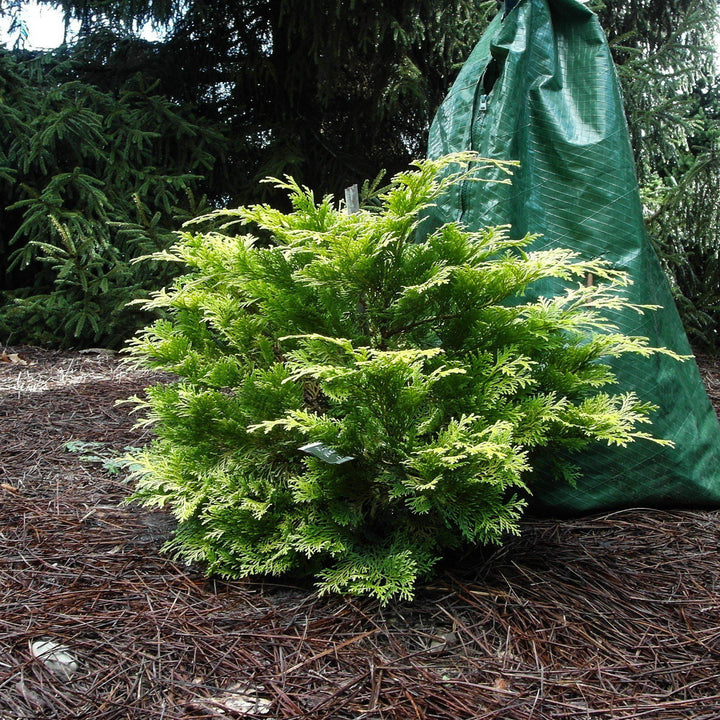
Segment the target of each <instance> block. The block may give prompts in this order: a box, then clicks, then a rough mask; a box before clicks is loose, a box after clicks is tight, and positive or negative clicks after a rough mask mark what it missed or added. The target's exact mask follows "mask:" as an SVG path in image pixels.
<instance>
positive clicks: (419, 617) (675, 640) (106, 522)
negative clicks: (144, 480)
mask: <svg viewBox="0 0 720 720" xmlns="http://www.w3.org/2000/svg"><path fill="white" fill-rule="evenodd" d="M23 363H27V364H23ZM701 366H702V372H703V377H704V379H705V381H706V384H707V386H708V389H709V392H710V395H711V396H712V397H713V399H714V402H715V403H716V406H717V405H720V362H718V361H717V360H710V359H707V358H701ZM150 379H151V378H150V375H149V374H144V373H141V372H137V371H129V370H127V369H124V368H122V367H121V366H120V365H119V364H118V363H117V361H116V360H114V359H112V358H108V357H104V356H102V355H81V354H78V353H52V352H47V351H40V350H36V349H29V348H20V349H8V348H6V349H5V353H4V356H3V355H0V403H1V404H0V422H2V438H1V440H0V442H1V444H0V457H1V462H0V501H1V504H0V543H1V545H0V548H1V549H0V720H19V719H20V718H63V719H64V718H88V719H100V720H105V719H108V720H109V719H110V718H138V719H140V718H143V719H145V718H158V719H159V718H163V719H167V720H171V719H173V718H201V717H204V718H218V717H239V716H240V717H257V718H313V719H315V718H317V719H318V720H319V719H321V718H327V719H328V720H330V719H333V720H334V719H343V718H353V719H357V720H359V719H360V718H367V719H378V720H379V719H383V718H388V719H389V718H398V719H400V718H402V719H403V720H404V719H406V718H447V719H451V718H452V719H455V718H497V719H498V720H529V719H530V718H533V719H536V720H543V719H545V718H553V719H554V718H567V719H568V720H569V719H570V718H572V719H573V720H576V719H578V718H593V719H598V720H604V719H606V718H607V719H612V720H630V719H631V718H632V719H633V720H635V719H638V720H640V719H643V720H644V719H647V720H675V719H679V718H692V719H693V720H716V719H717V718H718V717H720V554H719V552H718V551H719V549H720V548H719V541H720V533H719V529H718V528H719V526H718V521H719V520H720V513H718V512H707V511H706V512H699V511H698V512H691V511H675V512H664V511H662V512H661V511H657V510H642V509H638V510H627V511H622V512H615V513H611V514H606V515H603V516H595V517H589V518H583V519H576V520H571V521H558V522H554V521H550V520H542V521H528V522H526V523H525V525H524V533H523V536H522V537H521V538H519V539H513V540H510V541H509V542H508V543H507V544H506V545H505V546H504V547H503V548H501V549H496V550H495V551H485V552H484V553H476V554H474V555H468V556H465V557H463V558H457V559H455V561H454V563H448V564H446V565H445V566H444V568H443V571H442V573H441V575H440V577H439V579H438V580H436V581H435V582H434V583H433V584H432V585H431V586H428V587H425V588H422V589H421V591H420V592H419V593H418V595H417V597H416V599H415V601H414V602H412V603H398V604H396V605H393V606H390V607H387V608H384V609H382V608H379V607H378V606H377V604H375V603H373V602H370V601H365V600H358V599H352V598H342V597H330V598H318V597H317V596H316V595H315V594H314V593H313V590H312V587H310V586H305V587H303V586H293V585H286V584H282V583H275V584H270V583H262V582H259V581H252V582H251V581H246V582H235V583H220V582H213V581H209V580H207V579H205V578H203V576H202V575H201V574H200V573H199V572H198V571H197V570H195V569H189V568H187V567H184V566H179V565H178V564H176V563H174V562H172V561H171V560H169V559H168V558H166V557H164V556H162V555H161V554H160V553H159V552H158V549H159V547H160V545H161V544H162V542H163V541H164V539H166V538H167V536H168V533H169V529H170V527H171V523H169V521H168V519H167V517H166V516H165V515H164V514H163V513H149V512H145V511H141V510H138V509H137V508H130V507H124V506H121V501H122V500H123V498H124V497H125V496H126V495H127V493H128V487H127V486H126V485H125V484H124V483H123V481H122V476H121V475H118V474H113V473H112V472H111V470H112V462H111V460H112V458H113V457H114V453H116V452H117V451H121V450H122V449H123V448H124V447H126V446H128V445H135V446H137V445H141V444H142V443H144V442H146V441H147V437H146V436H143V435H141V434H140V433H138V432H137V431H134V430H132V420H131V419H129V418H128V414H127V409H126V406H115V405H114V401H115V400H116V399H117V398H123V397H127V396H129V395H131V394H134V393H137V392H139V391H141V389H142V387H144V386H145V385H146V384H147V383H148V381H149V380H150ZM69 441H82V442H83V443H90V442H92V443H97V444H96V445H92V446H89V445H78V444H77V443H76V444H75V445H72V444H71V445H70V446H69V447H70V448H72V449H73V450H74V451H72V452H71V451H70V450H68V449H66V447H67V446H66V443H68V442H69ZM36 640H48V641H52V642H55V643H60V644H62V645H64V646H65V647H66V648H67V650H68V652H70V653H71V654H72V656H73V658H74V659H75V660H76V662H77V669H76V671H75V672H73V673H71V672H66V673H62V672H57V671H56V672H51V671H50V670H49V669H48V668H47V667H46V665H45V664H44V663H43V662H41V660H39V659H37V658H35V657H33V655H32V653H31V652H30V643H32V642H34V641H36Z"/></svg>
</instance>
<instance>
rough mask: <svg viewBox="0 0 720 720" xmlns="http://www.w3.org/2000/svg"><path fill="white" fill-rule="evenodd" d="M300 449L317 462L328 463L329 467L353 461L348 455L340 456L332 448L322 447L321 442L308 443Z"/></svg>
mask: <svg viewBox="0 0 720 720" xmlns="http://www.w3.org/2000/svg"><path fill="white" fill-rule="evenodd" d="M300 449H301V450H302V451H303V452H306V453H308V455H313V456H315V457H316V458H318V460H322V461H323V462H326V463H329V464H330V465H342V464H343V463H346V462H349V461H350V460H354V459H355V458H354V457H352V456H350V455H345V456H343V455H340V454H339V453H337V452H335V450H333V449H332V448H329V447H328V446H327V445H323V444H322V443H321V442H314V443H310V444H309V445H303V446H302V447H301V448H300Z"/></svg>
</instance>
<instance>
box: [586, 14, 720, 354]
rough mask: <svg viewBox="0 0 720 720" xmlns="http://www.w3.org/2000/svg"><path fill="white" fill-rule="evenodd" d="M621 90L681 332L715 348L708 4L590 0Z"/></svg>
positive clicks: (717, 148)
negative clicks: (678, 313) (681, 321)
mask: <svg viewBox="0 0 720 720" xmlns="http://www.w3.org/2000/svg"><path fill="white" fill-rule="evenodd" d="M591 7H593V9H595V10H597V12H598V14H599V17H600V22H601V24H602V25H603V27H604V28H605V31H606V33H607V35H608V39H609V41H610V43H611V47H612V48H613V55H614V59H615V62H616V64H617V68H618V72H619V74H620V79H621V81H622V85H623V92H624V98H625V110H626V113H627V116H628V122H629V128H630V135H631V139H632V144H633V149H634V151H635V158H636V166H637V170H638V180H639V182H640V186H641V191H642V197H643V204H644V206H645V209H646V225H647V229H648V234H649V236H650V239H651V240H652V241H653V243H654V245H655V247H656V249H657V250H658V253H659V255H660V257H661V259H662V260H663V264H664V266H665V270H666V272H667V274H668V276H669V278H670V281H671V283H672V285H673V290H674V293H675V298H676V301H677V303H678V307H679V310H680V313H681V316H682V319H683V323H684V324H685V328H686V330H687V331H688V334H689V336H690V338H691V340H692V341H693V343H695V344H700V345H705V346H709V347H711V348H712V347H715V348H718V347H720V243H718V235H719V234H720V214H719V213H718V210H717V208H718V203H717V198H718V195H719V194H720V85H718V65H717V62H718V61H717V57H718V48H717V32H718V26H719V23H720V4H718V2H717V0H673V1H672V2H666V1H665V0H624V1H623V2H621V3H615V2H607V1H603V0H593V2H592V3H591Z"/></svg>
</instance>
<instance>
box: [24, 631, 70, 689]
mask: <svg viewBox="0 0 720 720" xmlns="http://www.w3.org/2000/svg"><path fill="white" fill-rule="evenodd" d="M28 644H29V645H30V654H31V655H32V656H33V657H35V658H37V659H38V660H40V662H42V663H43V665H45V667H46V668H47V669H48V670H50V672H52V673H54V674H55V675H58V676H60V677H64V678H65V679H66V680H69V679H70V678H71V677H72V676H73V675H74V674H75V673H76V672H77V671H78V667H79V664H78V661H77V659H76V658H75V656H74V655H73V654H72V653H71V652H70V648H69V647H67V645H61V644H60V643H57V642H55V641H54V640H50V639H48V638H40V639H39V640H30V642H29V643H28Z"/></svg>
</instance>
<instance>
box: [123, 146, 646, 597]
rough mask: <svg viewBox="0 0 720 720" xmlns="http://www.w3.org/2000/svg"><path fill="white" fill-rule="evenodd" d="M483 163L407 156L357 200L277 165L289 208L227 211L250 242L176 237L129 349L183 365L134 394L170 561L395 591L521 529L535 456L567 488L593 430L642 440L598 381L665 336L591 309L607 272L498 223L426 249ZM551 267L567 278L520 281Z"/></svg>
mask: <svg viewBox="0 0 720 720" xmlns="http://www.w3.org/2000/svg"><path fill="white" fill-rule="evenodd" d="M482 162H483V161H482V160H480V159H479V158H477V157H475V156H473V155H470V154H463V155H456V156H451V157H448V158H443V159H440V160H436V161H423V162H418V163H417V164H416V166H415V168H414V169H413V170H412V171H410V172H406V173H401V174H399V175H397V176H395V177H394V178H393V180H392V182H391V185H390V186H389V189H387V191H385V192H384V194H382V195H381V198H380V199H381V203H380V206H379V207H377V208H375V209H372V210H370V209H368V210H361V211H360V212H359V213H356V214H353V215H348V214H347V213H346V212H345V211H344V210H343V208H341V207H337V206H336V205H335V204H334V203H333V201H332V199H331V198H323V199H322V200H321V201H319V202H316V200H315V199H314V198H313V195H312V193H311V192H310V191H309V190H307V189H305V188H301V187H298V186H297V185H296V184H295V183H294V182H293V181H292V180H290V179H287V180H285V181H283V182H279V183H278V184H279V185H281V186H282V187H284V188H285V189H286V190H287V191H288V193H289V196H290V200H291V202H292V206H293V210H292V212H290V213H282V212H279V211H277V210H274V209H272V208H270V207H267V206H252V207H246V208H240V209H238V210H234V211H230V212H225V213H224V216H225V217H226V219H227V222H228V223H229V224H232V223H233V222H236V223H241V224H243V225H246V226H248V227H249V228H252V229H253V232H254V233H255V235H240V236H239V237H229V236H228V235H225V234H222V233H217V232H215V233H202V232H198V233H194V232H192V231H188V232H186V233H184V234H183V236H182V239H181V240H180V242H179V243H178V244H177V245H176V246H175V248H174V249H173V251H172V255H173V257H174V258H175V259H176V260H180V261H182V262H184V263H186V265H187V268H188V271H187V274H185V275H184V276H182V277H181V278H179V279H178V280H177V281H176V282H175V285H174V286H173V288H172V289H170V290H168V291H167V292H162V293H158V294H157V296H156V297H155V299H154V300H153V301H152V303H151V305H153V306H157V307H161V308H164V309H165V311H166V312H167V314H168V317H169V319H167V320H164V321H159V322H157V323H155V325H153V326H151V327H149V328H147V329H146V330H145V331H144V332H143V333H141V334H140V335H139V336H138V337H137V338H136V339H135V340H134V341H133V343H132V347H131V352H132V355H133V357H134V359H135V361H136V362H137V363H138V364H141V365H145V366H150V367H154V368H161V369H164V370H168V371H171V372H173V373H176V374H177V375H179V376H180V379H179V380H178V381H177V382H175V383H172V384H170V385H158V386H156V387H154V388H151V389H150V390H149V399H148V400H147V401H146V402H143V403H140V404H141V406H142V407H141V410H142V412H143V413H144V417H145V420H144V422H147V423H149V424H152V425H153V426H154V429H155V432H156V435H157V439H156V440H155V441H154V443H153V444H152V445H151V446H149V447H148V448H147V449H146V450H145V451H144V452H142V453H140V454H138V455H137V456H136V457H134V458H133V461H134V462H135V463H139V464H140V469H139V470H138V471H137V473H136V478H137V483H138V484H137V489H136V492H135V494H134V498H135V499H136V500H139V501H140V502H142V503H144V504H146V505H149V506H167V507H168V508H169V509H170V510H171V511H172V512H173V514H174V515H175V516H176V517H177V519H178V521H179V526H178V530H177V535H176V537H175V539H174V540H173V541H172V542H171V543H170V549H171V550H172V551H173V552H174V553H175V554H176V555H178V556H179V557H182V558H185V559H187V560H201V561H203V562H204V563H206V567H207V570H208V572H209V573H218V574H220V575H223V576H226V577H242V576H245V575H248V574H253V573H268V574H273V575H277V574H281V573H289V572H294V573H311V574H314V575H315V577H316V578H317V580H318V582H319V586H320V588H321V589H322V590H323V591H338V592H351V593H360V594H370V595H374V596H375V597H377V598H379V599H380V600H381V601H383V602H386V601H388V600H389V599H390V598H393V597H402V598H409V597H411V596H412V594H413V590H414V587H415V584H416V582H417V580H418V578H420V577H423V576H426V575H428V574H429V573H430V572H431V571H432V568H433V566H434V565H435V563H436V562H437V560H438V559H439V558H440V557H442V556H443V554H445V553H446V552H447V551H448V550H449V549H453V548H458V547H460V546H463V545H472V544H478V543H492V542H500V541H501V540H502V538H503V536H504V535H505V534H506V533H516V532H517V531H518V521H519V519H520V517H521V514H522V511H523V508H524V507H525V499H524V498H525V497H526V496H527V494H528V493H529V492H530V490H531V489H532V485H533V480H534V478H535V475H536V473H537V472H538V467H539V466H540V464H542V466H543V472H545V473H548V472H551V473H555V475H556V476H557V477H558V481H562V482H565V481H567V480H568V479H570V480H572V476H573V468H572V453H573V452H576V451H578V450H580V449H582V448H583V447H585V446H587V445H588V444H590V443H595V442H604V443H609V444H619V445H625V444H627V443H630V442H633V441H635V440H637V439H640V438H642V439H647V438H648V435H647V434H646V433H645V432H643V431H642V430H641V429H640V427H641V426H642V424H643V423H647V422H648V414H649V413H650V411H651V409H652V408H651V407H650V406H648V405H646V404H644V403H643V402H642V401H641V400H640V399H638V398H637V397H635V396H634V395H633V394H623V395H613V394H612V393H608V392H606V390H605V388H606V387H607V386H609V385H611V384H612V382H613V374H612V371H611V370H610V368H609V367H608V366H607V365H605V364H603V363H602V360H603V358H606V357H609V356H617V355H621V354H625V353H641V354H646V353H650V352H655V351H654V350H652V349H649V348H648V347H647V344H646V342H645V341H644V340H643V339H641V338H630V337H625V336H623V335H620V334H618V333H616V332H615V331H614V329H613V328H612V327H611V326H609V324H608V322H607V321H606V320H605V319H604V318H603V314H602V313H603V310H604V309H606V308H612V307H620V306H623V305H624V304H625V303H624V301H623V298H622V294H621V292H620V288H621V287H622V285H623V284H624V283H625V282H626V279H625V278H624V276H623V275H622V274H621V273H618V272H616V271H614V270H612V269H611V268H609V267H608V266H607V265H606V264H605V263H603V262H601V261H597V262H582V261H580V260H579V259H578V258H577V257H576V256H574V255H573V253H571V252H569V251H567V250H563V249H555V250H550V251H546V252H525V251H524V249H523V248H524V247H525V246H526V245H527V244H528V243H529V242H530V241H531V240H532V238H524V239H511V238H510V237H509V236H508V233H507V230H506V229H504V228H487V229H485V230H482V231H481V232H468V231H467V230H466V229H465V228H463V227H462V226H461V225H459V224H450V225H446V226H444V227H441V228H438V229H437V230H435V231H433V232H432V233H430V234H429V235H428V236H426V237H422V241H421V242H418V241H417V240H418V228H419V227H421V225H422V216H423V209H424V208H426V207H427V206H428V204H430V203H432V202H434V201H435V200H436V199H437V198H438V197H439V196H441V195H442V194H443V192H445V191H446V190H447V188H448V187H449V186H450V185H451V184H452V183H454V182H458V181H459V180H460V179H462V178H463V177H466V176H467V174H468V173H470V174H472V173H473V172H474V169H475V168H477V167H478V165H481V164H482ZM215 219H216V220H217V217H215ZM257 236H262V238H263V241H262V242H260V241H258V240H257ZM587 273H593V275H594V276H595V277H596V278H597V279H598V283H597V284H595V285H594V286H593V287H585V284H584V283H583V282H582V280H583V279H584V278H585V276H586V274H587ZM549 277H553V278H561V279H564V280H565V281H566V283H567V292H566V293H565V294H563V295H562V296H560V297H554V298H542V297H541V298H540V299H539V300H527V299H526V298H524V297H523V292H524V290H525V289H526V288H527V287H528V286H530V285H532V283H533V282H535V281H537V280H540V279H543V278H549ZM138 402H139V401H138ZM658 442H660V441H658ZM309 443H320V444H321V445H322V446H323V447H325V448H328V449H330V450H332V451H333V452H334V453H335V455H334V456H331V457H330V459H331V460H338V459H345V461H344V462H340V463H334V462H327V461H325V460H323V459H322V458H318V457H315V456H313V455H311V454H308V453H306V452H304V451H303V450H301V447H303V446H305V445H306V444H309ZM348 458H351V459H348Z"/></svg>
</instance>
